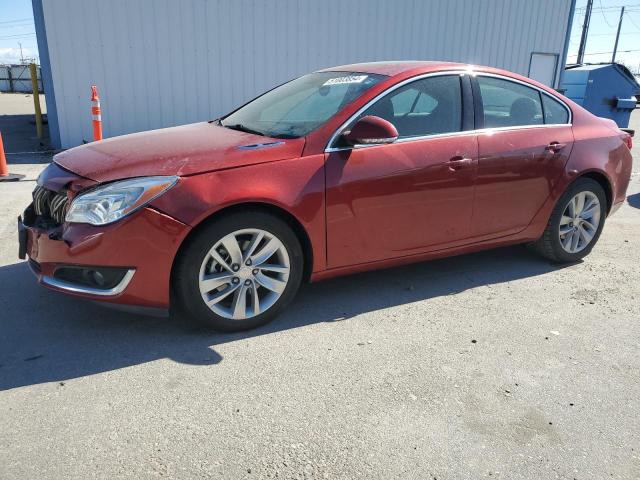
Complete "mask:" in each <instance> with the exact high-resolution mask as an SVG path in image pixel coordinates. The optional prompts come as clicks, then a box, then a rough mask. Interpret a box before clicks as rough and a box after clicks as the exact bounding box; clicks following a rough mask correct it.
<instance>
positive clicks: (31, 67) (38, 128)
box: [29, 63, 42, 138]
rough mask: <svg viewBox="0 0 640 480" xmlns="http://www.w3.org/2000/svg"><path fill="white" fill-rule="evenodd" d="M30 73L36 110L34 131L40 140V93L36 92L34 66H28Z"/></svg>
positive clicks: (36, 78) (33, 64) (36, 71)
mask: <svg viewBox="0 0 640 480" xmlns="http://www.w3.org/2000/svg"><path fill="white" fill-rule="evenodd" d="M29 70H30V71H31V89H32V90H33V106H34V107H35V109H36V131H37V132H38V138H42V111H41V110H40V92H39V91H38V70H37V69H36V64H35V63H32V64H31V65H29Z"/></svg>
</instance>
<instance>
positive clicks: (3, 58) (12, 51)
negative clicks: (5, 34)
mask: <svg viewBox="0 0 640 480" xmlns="http://www.w3.org/2000/svg"><path fill="white" fill-rule="evenodd" d="M22 56H23V57H24V58H33V57H36V56H37V55H36V54H35V52H34V51H33V50H31V49H30V48H25V47H23V48H22ZM0 63H20V49H19V48H0Z"/></svg>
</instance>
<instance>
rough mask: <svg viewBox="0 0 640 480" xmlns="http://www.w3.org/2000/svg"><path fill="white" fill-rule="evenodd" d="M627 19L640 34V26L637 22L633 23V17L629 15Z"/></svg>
mask: <svg viewBox="0 0 640 480" xmlns="http://www.w3.org/2000/svg"><path fill="white" fill-rule="evenodd" d="M627 18H628V19H629V21H630V22H631V24H632V25H633V26H634V27H636V28H637V29H638V32H640V27H639V26H638V24H637V23H636V22H634V21H633V17H632V16H631V15H627ZM634 33H635V32H634Z"/></svg>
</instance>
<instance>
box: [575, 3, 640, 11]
mask: <svg viewBox="0 0 640 480" xmlns="http://www.w3.org/2000/svg"><path fill="white" fill-rule="evenodd" d="M622 7H625V8H627V9H629V8H638V7H640V3H634V4H633V5H609V6H608V7H603V6H602V1H600V6H599V7H593V8H594V9H595V10H620V9H621V8H622ZM586 9H587V7H578V8H576V9H575V11H576V12H582V11H584V10H586Z"/></svg>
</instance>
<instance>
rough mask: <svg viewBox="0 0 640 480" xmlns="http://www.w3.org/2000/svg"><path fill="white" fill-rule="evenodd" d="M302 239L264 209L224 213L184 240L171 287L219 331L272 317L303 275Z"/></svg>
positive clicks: (184, 307)
mask: <svg viewBox="0 0 640 480" xmlns="http://www.w3.org/2000/svg"><path fill="white" fill-rule="evenodd" d="M302 270H303V257H302V249H301V247H300V243H299V241H298V239H297V237H296V235H295V234H294V233H293V231H292V230H291V228H290V227H289V226H288V225H287V223H286V222H284V221H283V220H281V219H280V218H279V217H277V216H275V215H271V214H268V213H263V212H246V213H239V214H233V215H229V216H227V217H223V218H221V219H219V220H217V221H215V222H213V223H211V224H210V225H207V226H206V227H204V228H203V229H202V230H201V231H199V232H198V233H197V234H196V235H195V237H193V238H192V239H190V241H189V242H188V243H187V244H186V245H185V247H184V248H183V251H182V252H181V255H180V256H179V258H178V260H177V264H176V269H175V274H174V278H173V282H174V283H173V287H174V291H175V293H176V299H177V301H178V302H179V304H180V306H181V307H182V310H183V311H185V312H187V313H188V314H190V315H191V316H192V317H193V318H195V319H196V320H198V321H199V322H200V323H202V324H204V325H206V326H209V327H211V328H214V329H216V330H221V331H238V330H246V329H249V328H254V327H257V326H260V325H264V324H265V323H267V322H269V321H271V320H272V319H273V318H274V317H275V316H276V315H277V314H278V313H279V312H280V311H281V310H282V308H284V307H285V306H286V305H287V304H288V303H289V302H290V301H291V300H292V299H293V297H294V296H295V294H296V292H297V290H298V287H299V286H300V282H301V280H302Z"/></svg>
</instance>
